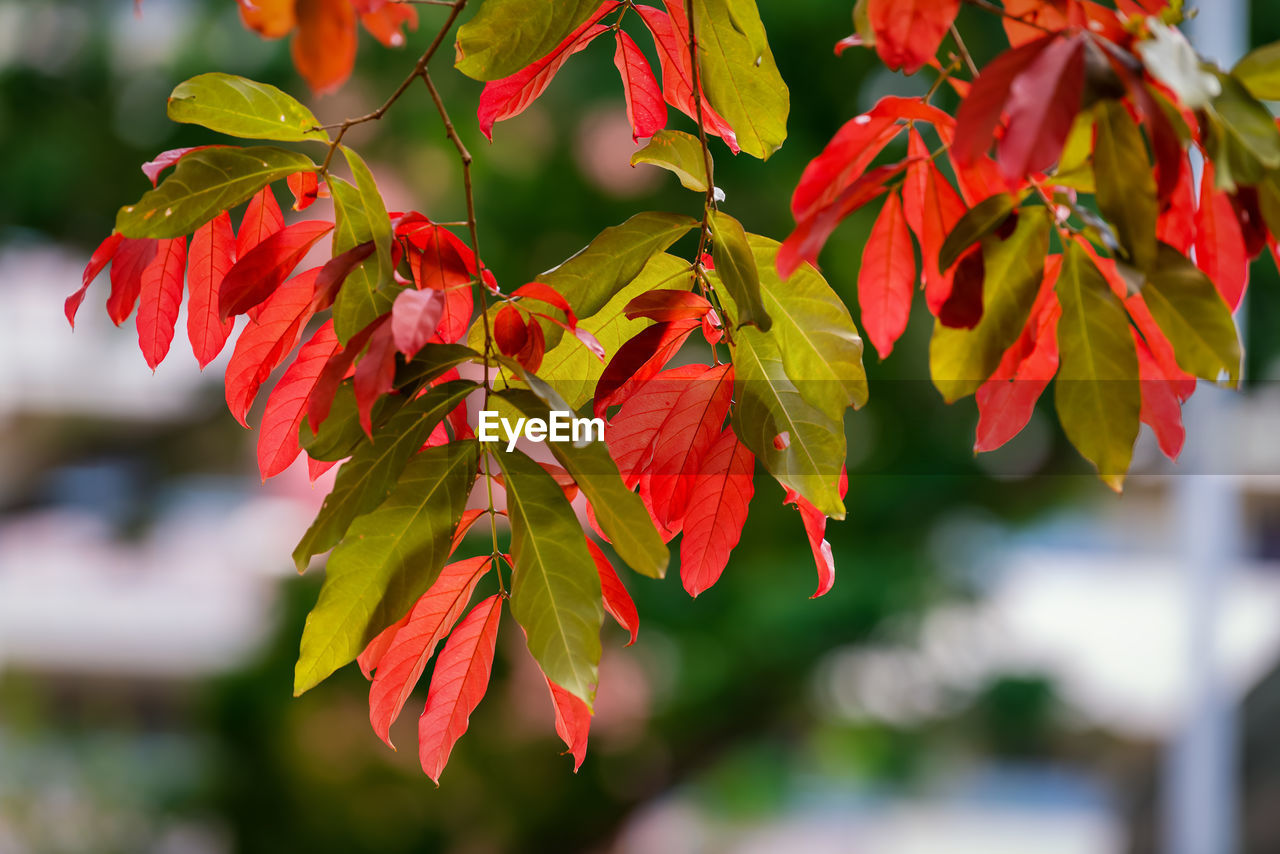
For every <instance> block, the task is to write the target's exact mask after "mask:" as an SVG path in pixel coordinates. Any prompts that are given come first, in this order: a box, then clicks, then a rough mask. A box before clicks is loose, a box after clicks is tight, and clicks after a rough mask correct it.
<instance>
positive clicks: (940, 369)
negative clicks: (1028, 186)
mask: <svg viewBox="0 0 1280 854" xmlns="http://www.w3.org/2000/svg"><path fill="white" fill-rule="evenodd" d="M1048 251H1049V216H1048V211H1047V209H1045V208H1029V209H1027V210H1025V211H1023V213H1022V214H1021V215H1020V216H1019V218H1018V227H1017V229H1016V230H1014V232H1013V234H1011V235H1010V236H1009V239H1008V240H1001V239H1000V238H999V237H998V236H997V235H994V234H990V235H987V236H986V237H984V238H983V239H982V256H983V262H984V265H985V268H986V275H985V278H984V280H983V285H982V319H981V320H980V321H978V325H977V326H975V327H974V328H973V329H953V328H952V327H949V326H943V325H942V323H941V322H938V323H935V324H934V327H933V339H932V340H931V341H930V342H929V369H930V373H931V374H932V375H933V384H934V386H935V387H936V388H937V389H938V391H939V392H941V393H942V397H943V399H945V400H946V401H947V403H954V402H956V401H957V400H959V399H961V398H962V397H966V396H968V395H970V394H973V393H974V392H975V391H977V390H978V387H979V386H981V385H982V384H983V383H984V382H986V381H987V378H988V377H990V376H991V374H992V373H994V372H995V369H996V368H997V367H999V365H1000V359H1001V358H1002V357H1003V356H1004V352H1005V351H1006V350H1008V349H1009V348H1010V347H1011V346H1013V344H1014V342H1015V341H1017V340H1018V336H1019V335H1021V334H1022V329H1023V327H1025V326H1026V325H1027V320H1028V319H1029V318H1030V316H1031V308H1032V306H1033V305H1035V301H1036V294H1037V293H1038V292H1039V290H1040V283H1041V282H1043V281H1044V258H1045V254H1046V253H1047V252H1048Z"/></svg>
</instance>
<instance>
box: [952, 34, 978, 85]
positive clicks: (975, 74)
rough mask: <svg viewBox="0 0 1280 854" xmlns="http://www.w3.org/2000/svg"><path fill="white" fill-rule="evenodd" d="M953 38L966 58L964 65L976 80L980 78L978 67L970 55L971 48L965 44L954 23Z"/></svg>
mask: <svg viewBox="0 0 1280 854" xmlns="http://www.w3.org/2000/svg"><path fill="white" fill-rule="evenodd" d="M951 38H953V39H955V40H956V47H958V48H959V49H960V55H961V56H963V57H964V64H965V65H967V66H969V73H970V74H972V75H973V77H974V79H975V80H976V79H977V77H978V65H977V63H975V62H974V61H973V54H971V53H969V48H968V46H967V45H965V43H964V39H963V38H961V36H960V29H959V28H958V27H957V26H956V25H955V24H954V23H952V25H951Z"/></svg>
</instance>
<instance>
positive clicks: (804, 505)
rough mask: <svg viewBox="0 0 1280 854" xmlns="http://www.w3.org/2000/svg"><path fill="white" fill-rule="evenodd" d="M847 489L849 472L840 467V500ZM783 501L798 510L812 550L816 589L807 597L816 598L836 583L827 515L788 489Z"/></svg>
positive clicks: (834, 559) (833, 555) (828, 591)
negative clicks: (828, 538)
mask: <svg viewBox="0 0 1280 854" xmlns="http://www.w3.org/2000/svg"><path fill="white" fill-rule="evenodd" d="M848 491H849V474H848V472H847V471H845V470H843V469H842V470H841V471H840V483H839V492H840V498H841V500H843V499H844V497H845V495H846V494H847V493H848ZM783 503H784V504H794V505H795V507H796V509H797V510H799V511H800V521H801V523H802V524H803V525H804V533H805V536H806V537H807V538H808V540H809V550H810V551H811V552H813V563H814V568H815V569H817V571H818V589H817V590H815V591H814V592H813V595H812V596H810V597H809V598H810V599H818V598H820V597H822V596H826V595H827V594H828V593H830V592H831V588H832V587H833V586H835V583H836V557H835V553H834V552H833V551H832V549H831V543H829V542H827V540H826V534H827V517H826V516H825V515H824V514H823V513H822V511H821V510H819V509H818V508H817V507H814V506H813V505H812V504H810V503H809V502H808V501H806V500H805V499H804V497H802V496H800V495H798V494H797V493H795V492H794V491H792V490H790V489H788V490H787V493H786V496H785V497H784V499H783Z"/></svg>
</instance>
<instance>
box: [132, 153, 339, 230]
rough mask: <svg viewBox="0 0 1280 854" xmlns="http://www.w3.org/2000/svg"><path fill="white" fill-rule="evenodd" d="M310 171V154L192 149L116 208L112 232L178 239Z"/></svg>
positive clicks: (314, 168)
mask: <svg viewBox="0 0 1280 854" xmlns="http://www.w3.org/2000/svg"><path fill="white" fill-rule="evenodd" d="M315 170H316V164H315V163H313V162H312V160H311V158H310V157H307V156H306V155H305V154H299V153H297V152H296V151H286V150H284V149H283V148H270V147H265V146H261V147H254V148H231V147H219V148H206V149H203V150H202V151H193V152H191V153H190V154H188V155H187V156H186V157H184V158H182V159H181V160H179V161H178V165H177V166H175V167H174V169H173V172H172V173H170V175H169V177H168V178H165V179H164V181H162V182H161V183H160V186H159V187H156V188H155V189H154V190H149V191H148V192H147V193H146V194H145V195H143V197H142V198H141V199H139V200H138V202H137V203H136V204H132V205H129V206H128V207H123V208H121V209H120V212H119V213H118V214H117V215H116V231H118V232H120V233H121V234H123V235H124V236H125V237H158V238H172V237H182V236H183V235H186V234H191V233H192V232H193V231H195V230H196V229H197V228H199V227H200V226H202V225H204V224H205V223H206V222H208V221H209V220H211V219H213V218H214V217H215V216H217V215H218V214H220V213H222V212H223V211H225V210H227V209H228V208H233V207H235V206H236V205H238V204H240V203H241V202H243V201H247V200H248V199H249V197H250V196H252V195H253V194H254V193H256V192H258V191H259V190H261V189H262V188H263V187H265V186H266V185H267V184H270V183H271V182H272V181H278V180H280V179H281V178H285V177H287V176H289V175H292V174H293V173H295V172H314V171H315Z"/></svg>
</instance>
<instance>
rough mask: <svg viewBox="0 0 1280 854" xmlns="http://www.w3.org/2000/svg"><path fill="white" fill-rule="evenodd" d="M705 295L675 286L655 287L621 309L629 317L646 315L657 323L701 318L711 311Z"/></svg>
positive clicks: (711, 308)
mask: <svg viewBox="0 0 1280 854" xmlns="http://www.w3.org/2000/svg"><path fill="white" fill-rule="evenodd" d="M712 310H713V307H712V305H711V303H709V302H707V299H706V297H704V296H702V295H701V294H696V293H694V292H693V291H685V290H679V289H676V288H655V289H654V290H651V291H646V292H645V293H642V294H640V295H639V296H638V297H636V298H635V299H633V300H631V301H630V302H628V303H627V305H626V307H625V308H624V309H623V311H624V312H625V313H626V316H627V317H628V318H631V319H635V318H637V317H647V318H649V319H650V320H655V321H658V322H659V323H671V322H672V321H677V320H698V321H700V320H702V318H704V317H706V316H707V313H708V312H710V311H712Z"/></svg>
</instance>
